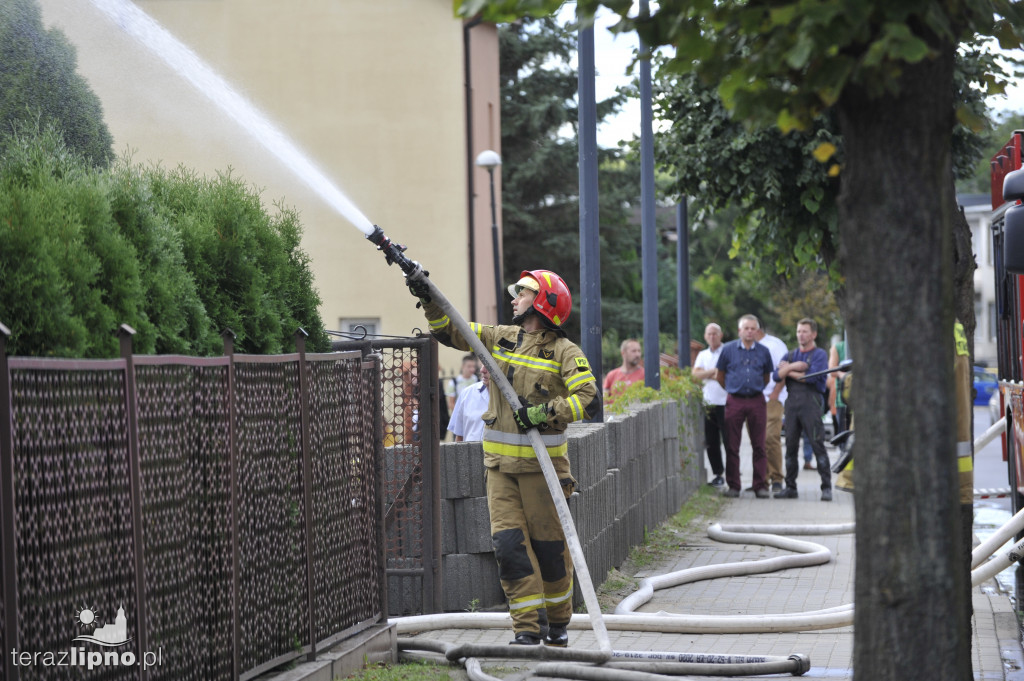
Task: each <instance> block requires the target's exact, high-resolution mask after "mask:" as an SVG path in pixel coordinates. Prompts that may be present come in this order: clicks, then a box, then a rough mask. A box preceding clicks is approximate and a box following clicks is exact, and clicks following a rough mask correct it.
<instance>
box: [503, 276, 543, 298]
mask: <svg viewBox="0 0 1024 681" xmlns="http://www.w3.org/2000/svg"><path fill="white" fill-rule="evenodd" d="M524 288H525V289H529V290H531V291H533V292H534V293H536V292H538V291H540V284H538V283H537V280H536V279H534V278H533V277H523V278H522V279H520V280H519V281H517V282H516V283H514V284H509V287H508V294H509V295H510V296H512V297H513V298H518V297H519V294H520V292H521V291H522V290H523V289H524Z"/></svg>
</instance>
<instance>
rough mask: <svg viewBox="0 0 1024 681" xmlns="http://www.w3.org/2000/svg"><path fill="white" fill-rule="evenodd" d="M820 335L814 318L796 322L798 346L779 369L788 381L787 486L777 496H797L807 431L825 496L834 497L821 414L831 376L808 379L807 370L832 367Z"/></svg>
mask: <svg viewBox="0 0 1024 681" xmlns="http://www.w3.org/2000/svg"><path fill="white" fill-rule="evenodd" d="M817 337H818V325H817V323H816V322H815V321H814V320H813V319H808V318H806V317H805V318H804V319H801V320H800V321H799V322H797V323H796V342H797V345H798V347H797V348H796V349H795V350H791V351H790V352H787V353H786V356H785V357H783V358H782V361H781V362H779V368H778V369H777V370H776V371H775V380H776V381H785V382H786V390H787V391H788V393H789V395H788V397H786V489H784V490H782V492H780V493H779V494H776V495H775V496H776V497H779V498H782V499H796V498H797V497H798V496H799V495H798V494H797V491H796V476H797V473H798V472H799V470H800V467H799V466H798V465H797V454H798V453H799V450H800V439H801V437H802V435H803V434H804V433H807V434H808V436H809V439H810V441H811V449H812V450H813V451H814V457H815V458H816V459H817V461H818V475H820V476H821V500H822V501H832V473H831V471H830V470H829V463H828V454H826V453H825V427H824V426H823V425H822V423H821V417H822V415H823V414H824V413H825V394H826V390H827V388H826V382H827V377H826V376H824V375H819V376H814V377H813V378H809V379H807V380H804V376H806V375H807V374H813V373H817V372H819V371H825V370H826V369H827V368H828V354H827V353H826V352H825V351H824V350H822V349H821V348H819V347H817V346H816V345H815V344H814V339H815V338H817Z"/></svg>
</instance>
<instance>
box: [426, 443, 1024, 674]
mask: <svg viewBox="0 0 1024 681" xmlns="http://www.w3.org/2000/svg"><path fill="white" fill-rule="evenodd" d="M744 444H745V445H746V442H745V443H744ZM831 454H832V452H830V455H831ZM741 461H742V466H741V469H742V474H743V487H744V488H746V487H749V486H750V484H751V479H752V474H751V465H750V450H749V446H745V447H744V452H743V455H742V456H741ZM801 462H802V458H801ZM819 485H820V480H819V477H818V473H817V471H814V470H803V469H801V471H800V475H799V477H798V480H797V486H798V488H799V490H800V498H799V499H756V498H755V497H754V494H753V492H744V493H743V494H742V495H741V496H740V498H738V499H729V500H726V501H725V503H724V505H723V507H722V510H721V513H720V516H719V517H718V518H717V519H716V520H717V521H718V522H720V523H721V524H723V525H729V524H768V523H775V524H814V525H819V524H833V523H852V522H854V507H853V502H854V499H853V496H852V495H851V494H848V493H846V492H842V491H839V490H836V491H835V494H834V501H832V502H831V503H827V502H822V501H820V492H819ZM799 539H803V540H807V541H811V542H814V543H817V544H821V545H823V546H826V547H828V548H829V549H830V550H831V551H832V554H833V559H832V562H830V563H826V564H824V565H818V566H813V567H801V568H793V569H788V570H782V571H779V572H769V573H764V574H758V575H750V576H742V577H728V578H721V579H713V580H707V581H701V582H696V583H693V584H685V585H682V586H677V587H671V588H667V589H662V590H658V591H655V592H654V596H653V598H652V599H651V600H650V601H649V602H648V603H646V604H645V605H643V606H641V607H640V608H638V610H637V613H638V614H641V613H657V612H659V611H664V612H667V613H678V614H689V615H702V614H703V615H767V614H783V613H798V612H804V611H812V610H821V609H825V608H831V607H835V606H839V605H842V604H846V603H852V602H853V597H854V590H853V580H854V535H853V534H843V535H822V536H804V537H799ZM781 555H790V554H788V552H786V551H782V550H779V549H776V548H773V547H763V546H753V545H749V546H748V545H742V544H723V543H719V542H716V541H714V540H712V539H710V538H708V537H707V536H706V535H704V536H701V535H697V536H695V537H690V538H689V539H688V542H687V544H686V545H685V546H684V547H682V548H681V549H680V550H679V551H678V552H677V553H676V554H674V555H672V556H670V557H669V558H668V559H667V560H666V561H664V562H663V563H662V564H660V565H656V566H652V567H651V568H649V569H645V570H644V571H642V572H640V573H637V574H636V577H637V579H643V578H645V577H652V576H656V575H662V574H667V573H670V572H675V571H678V570H683V569H686V568H690V567H696V566H702V565H718V564H721V563H729V562H735V561H746V560H751V561H753V560H761V559H764V558H771V557H773V556H781ZM973 593H974V597H973V604H974V634H973V635H974V640H973V643H972V648H971V650H972V657H973V660H972V664H973V669H974V678H975V679H979V680H980V679H986V680H989V679H1001V680H1003V681H1024V669H1022V668H1024V650H1022V646H1021V637H1020V633H1019V631H1018V626H1017V620H1016V616H1015V614H1014V612H1013V610H1012V606H1011V602H1010V599H1009V597H1008V596H1007V595H1006V594H1005V593H1002V592H1000V590H999V586H998V584H997V583H996V581H995V580H994V579H993V580H991V581H990V582H988V583H986V584H983V585H981V586H980V587H977V588H975V589H974V592H973ZM608 634H609V638H610V639H611V645H612V648H613V649H614V650H637V651H661V652H687V653H715V654H742V655H772V656H783V657H785V656H788V655H791V654H794V653H802V654H805V655H807V656H809V658H810V665H811V667H810V670H809V671H808V672H807V673H806V674H805V675H803V676H802V677H801V678H803V679H809V680H821V681H835V680H837V679H840V680H841V679H852V678H853V670H852V665H853V626H846V627H842V628H838V629H824V630H819V631H805V632H793V633H756V634H674V633H658V632H633V631H616V630H612V631H609V632H608ZM422 636H423V637H424V638H430V639H435V640H443V641H447V642H451V643H479V644H499V645H504V644H506V643H507V642H508V640H509V639H510V638H511V636H510V632H509V631H508V630H445V631H434V632H426V633H424V634H422ZM570 640H571V647H581V648H583V649H588V650H594V649H596V648H597V644H596V641H595V637H594V635H593V633H592V632H591V631H589V630H581V629H575V628H570ZM491 663H493V665H494V666H492V664H491ZM531 666H533V665H532V664H530V663H526V662H522V661H513V660H488V661H487V663H486V664H485V671H487V672H488V673H491V674H495V675H497V676H501V677H505V678H508V679H512V678H524V677H526V676H528V674H527V673H524V671H523V670H524V668H528V667H531ZM494 669H497V670H499V671H493V670H494ZM515 669H519V670H520V671H519V672H514V671H513V670H515ZM510 672H511V673H510ZM687 678H692V679H714V678H720V677H704V676H688V677H687Z"/></svg>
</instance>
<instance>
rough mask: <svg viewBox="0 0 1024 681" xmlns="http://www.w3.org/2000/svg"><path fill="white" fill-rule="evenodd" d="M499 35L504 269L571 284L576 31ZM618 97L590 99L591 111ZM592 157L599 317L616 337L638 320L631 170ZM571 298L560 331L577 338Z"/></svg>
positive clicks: (518, 28)
mask: <svg viewBox="0 0 1024 681" xmlns="http://www.w3.org/2000/svg"><path fill="white" fill-rule="evenodd" d="M499 35H500V49H501V53H500V56H501V59H500V75H501V97H502V105H501V119H502V129H501V148H502V156H503V164H502V215H503V250H504V269H505V271H506V272H507V273H510V276H513V275H515V274H517V273H518V272H520V271H522V270H524V269H537V268H544V269H550V270H552V271H555V272H557V273H558V274H559V275H561V276H562V277H563V278H564V279H565V281H566V283H567V284H568V285H569V288H570V290H571V291H574V292H578V291H579V290H580V288H579V272H580V261H579V189H578V180H579V171H578V160H579V148H578V146H577V143H576V136H575V131H576V125H577V120H578V118H577V116H578V113H577V107H576V101H575V96H576V89H577V77H576V74H575V72H573V71H572V70H571V69H569V59H570V57H571V55H572V53H573V52H574V51H575V48H576V38H575V35H574V34H572V33H569V32H567V31H565V30H564V29H563V28H562V27H560V26H558V25H557V23H556V22H555V21H554V19H551V18H546V19H539V20H534V19H527V20H524V21H523V22H519V23H516V24H509V25H505V26H502V27H501V29H500V34H499ZM619 101H620V98H619V97H614V98H611V99H609V100H605V101H602V102H600V103H598V111H597V116H598V120H601V119H603V118H604V117H605V116H607V115H608V114H609V113H611V112H612V111H613V110H614V109H615V107H616V106H618V103H619ZM599 163H600V171H599V173H598V182H599V185H600V186H599V194H600V209H599V212H600V221H601V237H600V238H601V249H602V257H601V287H602V319H603V324H604V327H605V328H611V329H615V330H617V332H618V333H619V334H621V336H622V337H626V336H630V335H636V334H638V333H639V331H640V329H642V327H643V315H642V311H641V309H640V260H639V255H638V253H639V239H640V233H639V229H637V228H636V226H635V225H632V224H630V222H629V219H630V217H631V215H632V208H631V206H632V205H633V204H635V201H636V197H638V196H639V193H640V191H639V181H638V179H637V177H638V173H637V172H636V170H635V164H634V162H633V161H632V159H631V157H630V156H628V155H623V154H621V153H620V152H618V151H609V150H602V151H600V153H599ZM574 307H575V310H574V312H573V314H572V315H571V316H570V318H569V322H568V323H567V324H566V330H567V332H568V333H569V334H570V335H571V336H574V337H578V335H579V320H580V317H579V300H578V296H577V300H575V301H574Z"/></svg>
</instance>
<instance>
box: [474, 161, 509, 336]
mask: <svg viewBox="0 0 1024 681" xmlns="http://www.w3.org/2000/svg"><path fill="white" fill-rule="evenodd" d="M476 164H477V165H478V166H480V167H481V168H486V169H487V174H488V175H490V176H491V248H492V249H493V250H494V299H495V301H496V303H497V309H496V310H495V312H496V313H497V315H498V323H499V324H501V323H502V317H503V316H504V315H502V312H501V310H502V308H503V305H502V302H503V296H502V295H501V291H502V289H501V253H500V249H499V247H498V246H499V245H498V209H497V206H496V205H495V203H494V169H495V168H497V167H498V166H500V165H501V156H499V155H498V152H496V151H491V150H490V149H486V150H484V151H481V152H480V153H479V154H478V155H477V157H476Z"/></svg>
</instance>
